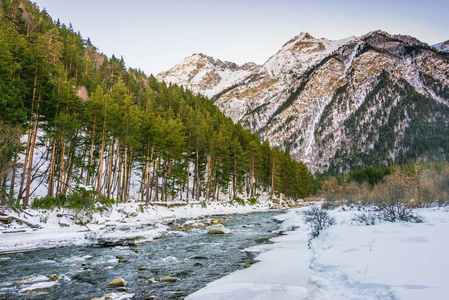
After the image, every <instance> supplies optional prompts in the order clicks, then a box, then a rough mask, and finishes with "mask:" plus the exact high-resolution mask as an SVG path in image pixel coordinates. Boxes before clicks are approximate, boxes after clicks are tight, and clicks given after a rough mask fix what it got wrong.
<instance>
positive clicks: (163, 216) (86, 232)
mask: <svg viewBox="0 0 449 300" xmlns="http://www.w3.org/2000/svg"><path fill="white" fill-rule="evenodd" d="M165 204H166V203H165ZM168 204H170V205H171V206H170V207H167V206H163V205H164V203H159V204H153V205H142V204H140V203H138V202H129V203H124V204H123V203H121V204H118V205H114V206H112V207H110V208H107V207H105V210H104V211H103V212H102V213H100V212H95V213H93V214H92V215H91V216H89V217H87V216H86V215H85V214H84V215H83V214H79V213H78V214H77V213H76V212H74V211H70V210H63V209H56V210H53V211H51V210H34V209H27V210H25V211H23V212H14V211H8V210H2V209H0V213H1V214H2V215H4V216H2V218H6V217H7V216H10V217H14V218H18V219H19V221H16V220H12V221H11V222H9V224H3V223H0V253H4V252H17V251H27V250H35V249H44V248H53V247H62V246H69V245H88V244H92V243H103V244H109V245H111V244H114V243H115V244H123V243H130V244H132V243H139V242H145V241H151V240H152V239H154V238H156V237H159V236H161V235H163V234H164V233H166V232H167V230H168V226H167V224H168V223H170V222H173V221H176V219H180V218H197V217H200V216H208V215H217V214H234V213H248V212H257V211H267V210H269V209H273V208H275V209H278V208H282V205H281V206H279V205H278V204H275V203H274V202H273V201H271V200H269V199H268V197H266V196H262V197H260V199H259V201H258V203H257V204H255V205H249V204H247V205H245V206H241V205H239V204H237V203H233V204H230V203H229V202H227V201H222V202H210V203H208V204H207V205H206V206H205V207H203V205H201V203H199V202H192V203H189V204H186V202H180V203H176V202H169V203H168ZM282 204H283V207H286V206H287V203H286V202H283V201H282ZM20 220H22V221H25V222H27V223H30V224H32V225H38V226H40V227H41V228H39V229H37V228H31V227H29V226H28V225H26V224H23V223H22V222H20ZM80 221H88V223H87V224H86V225H82V223H81V222H80ZM77 223H78V224H77Z"/></svg>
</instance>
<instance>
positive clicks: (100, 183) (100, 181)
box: [97, 121, 106, 197]
mask: <svg viewBox="0 0 449 300" xmlns="http://www.w3.org/2000/svg"><path fill="white" fill-rule="evenodd" d="M105 122H106V121H105ZM104 125H106V124H104ZM105 135H106V134H105V126H103V134H102V136H101V150H100V162H99V163H100V165H99V166H98V186H97V197H99V196H100V195H101V188H102V186H103V159H104V146H105V145H104V144H105Z"/></svg>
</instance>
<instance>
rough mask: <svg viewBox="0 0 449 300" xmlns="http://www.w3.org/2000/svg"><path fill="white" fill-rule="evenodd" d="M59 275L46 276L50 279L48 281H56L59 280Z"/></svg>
mask: <svg viewBox="0 0 449 300" xmlns="http://www.w3.org/2000/svg"><path fill="white" fill-rule="evenodd" d="M59 278H60V277H59V275H56V274H52V275H50V276H48V279H50V281H58V280H59Z"/></svg>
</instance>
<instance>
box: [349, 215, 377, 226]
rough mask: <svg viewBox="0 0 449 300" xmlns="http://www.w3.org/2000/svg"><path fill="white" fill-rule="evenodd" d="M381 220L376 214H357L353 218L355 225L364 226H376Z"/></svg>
mask: <svg viewBox="0 0 449 300" xmlns="http://www.w3.org/2000/svg"><path fill="white" fill-rule="evenodd" d="M378 220H379V215H378V214H376V213H374V212H371V211H370V212H364V213H361V214H357V215H355V216H354V217H353V218H352V222H353V223H360V224H364V225H367V226H369V225H374V224H376V222H377V221H378Z"/></svg>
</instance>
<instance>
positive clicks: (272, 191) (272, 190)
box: [271, 158, 275, 198]
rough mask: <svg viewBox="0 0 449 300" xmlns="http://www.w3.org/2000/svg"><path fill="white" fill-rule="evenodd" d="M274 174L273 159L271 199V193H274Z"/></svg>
mask: <svg viewBox="0 0 449 300" xmlns="http://www.w3.org/2000/svg"><path fill="white" fill-rule="evenodd" d="M274 172H275V164H274V158H273V166H272V168H271V198H273V193H274Z"/></svg>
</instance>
